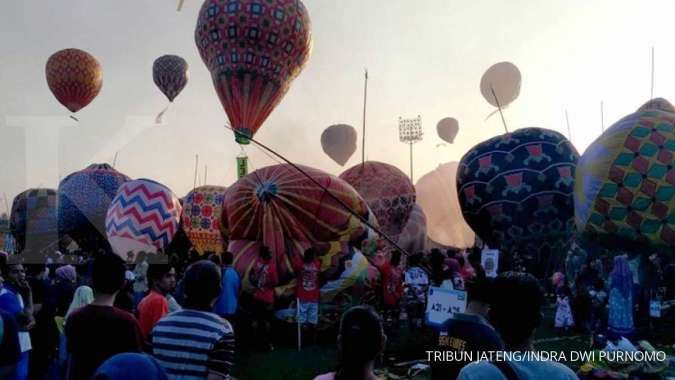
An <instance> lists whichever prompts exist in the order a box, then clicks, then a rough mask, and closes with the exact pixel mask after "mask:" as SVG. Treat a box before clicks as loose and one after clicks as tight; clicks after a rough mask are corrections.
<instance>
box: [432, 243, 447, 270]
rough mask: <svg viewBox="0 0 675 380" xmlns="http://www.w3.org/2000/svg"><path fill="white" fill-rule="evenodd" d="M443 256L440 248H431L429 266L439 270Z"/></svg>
mask: <svg viewBox="0 0 675 380" xmlns="http://www.w3.org/2000/svg"><path fill="white" fill-rule="evenodd" d="M444 260H445V257H444V256H443V254H442V253H441V250H440V249H437V248H434V249H432V250H431V266H432V268H433V269H435V270H440V269H442V267H443V261H444Z"/></svg>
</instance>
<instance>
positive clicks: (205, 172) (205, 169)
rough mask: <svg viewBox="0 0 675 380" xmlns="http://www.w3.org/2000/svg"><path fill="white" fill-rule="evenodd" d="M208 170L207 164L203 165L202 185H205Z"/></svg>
mask: <svg viewBox="0 0 675 380" xmlns="http://www.w3.org/2000/svg"><path fill="white" fill-rule="evenodd" d="M208 172H209V166H208V165H204V185H206V174H207V173H208Z"/></svg>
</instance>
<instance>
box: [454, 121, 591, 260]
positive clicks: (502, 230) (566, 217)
mask: <svg viewBox="0 0 675 380" xmlns="http://www.w3.org/2000/svg"><path fill="white" fill-rule="evenodd" d="M578 158H579V154H578V153H577V151H576V150H575V148H574V146H572V144H570V142H569V141H567V139H566V138H565V137H564V136H563V135H561V134H560V133H558V132H555V131H551V130H548V129H543V128H524V129H519V130H516V131H514V132H512V133H508V134H504V135H501V136H497V137H494V138H492V139H490V140H487V141H484V142H482V143H480V144H478V145H476V146H475V147H473V148H472V149H471V150H470V151H469V152H468V153H466V154H465V155H464V157H462V160H461V162H460V164H459V170H458V172H457V190H458V193H459V203H460V205H461V207H462V212H463V214H464V218H465V219H466V221H467V223H468V224H469V226H471V228H472V229H473V230H474V231H475V232H476V233H477V234H478V236H479V237H480V238H481V239H482V240H483V241H484V242H486V243H488V244H489V245H490V246H492V247H494V248H500V249H501V250H502V251H503V252H504V253H506V254H507V255H508V254H510V253H514V252H518V253H523V254H525V255H530V254H531V255H534V256H539V255H538V254H539V253H540V252H542V256H543V255H544V253H549V252H551V254H553V253H552V252H553V251H555V252H556V253H555V254H556V255H558V254H559V255H560V256H561V257H557V256H556V260H558V259H559V260H563V259H564V257H563V256H562V255H563V253H565V252H567V245H568V244H569V240H570V239H571V237H572V236H573V232H574V207H573V189H574V170H575V167H576V164H577V160H578ZM539 269H541V268H539Z"/></svg>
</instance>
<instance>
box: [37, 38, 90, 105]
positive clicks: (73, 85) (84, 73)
mask: <svg viewBox="0 0 675 380" xmlns="http://www.w3.org/2000/svg"><path fill="white" fill-rule="evenodd" d="M45 71H46V74H47V84H48V85H49V89H50V90H51V91H52V93H53V94H54V96H55V97H56V99H57V100H58V101H59V103H61V104H63V105H64V106H65V107H66V108H67V109H68V110H70V112H77V111H79V110H80V109H82V108H84V107H86V106H87V105H88V104H89V103H91V101H92V100H94V98H95V97H96V95H98V93H99V91H101V86H102V85H103V71H102V69H101V65H100V64H99V63H98V61H97V60H96V58H94V57H93V56H92V55H91V54H89V53H87V52H86V51H82V50H79V49H65V50H61V51H58V52H56V53H54V54H52V56H51V57H49V60H47V66H46V69H45Z"/></svg>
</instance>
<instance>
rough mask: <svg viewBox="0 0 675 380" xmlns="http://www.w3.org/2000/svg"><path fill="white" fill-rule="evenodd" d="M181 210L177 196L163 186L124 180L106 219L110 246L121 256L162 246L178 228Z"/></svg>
mask: <svg viewBox="0 0 675 380" xmlns="http://www.w3.org/2000/svg"><path fill="white" fill-rule="evenodd" d="M180 212H181V207H180V203H179V201H178V198H176V196H175V195H174V194H173V193H172V192H171V190H169V189H168V188H167V187H166V186H164V185H162V184H160V183H158V182H155V181H152V180H149V179H136V180H132V181H128V182H125V183H124V184H123V185H122V186H120V188H119V190H118V191H117V195H115V198H114V199H113V201H112V203H111V204H110V208H109V209H108V214H107V215H106V219H105V225H106V234H107V236H108V241H109V242H110V246H111V247H112V249H113V251H114V252H115V253H116V254H118V255H119V256H120V257H122V258H123V259H124V260H127V259H131V260H133V259H134V258H135V255H136V254H138V253H139V252H146V253H155V252H157V251H158V250H160V249H164V248H166V247H167V246H168V245H169V243H171V241H172V240H173V238H174V236H175V235H176V232H177V231H178V223H179V217H180Z"/></svg>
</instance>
